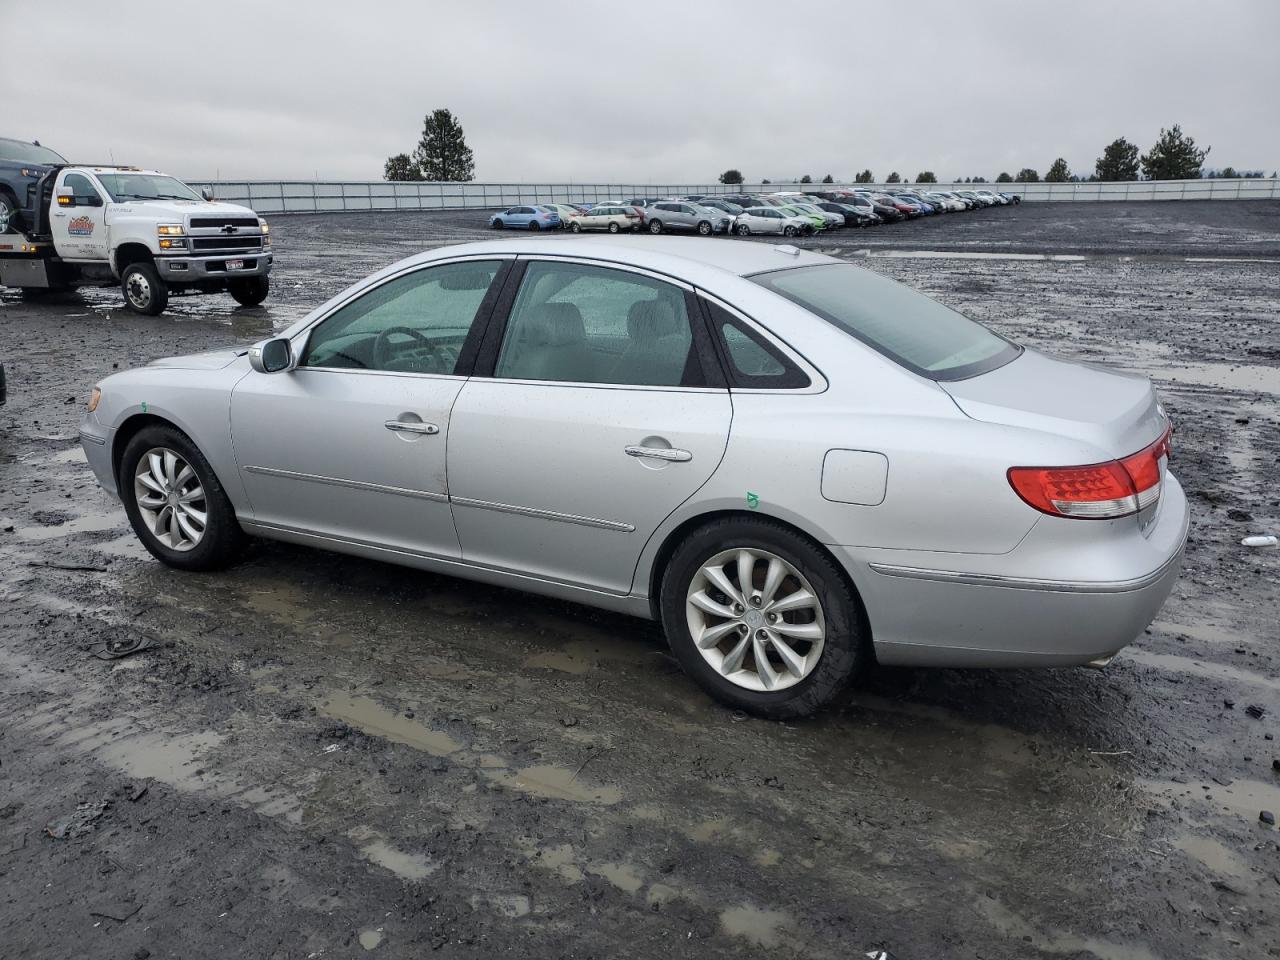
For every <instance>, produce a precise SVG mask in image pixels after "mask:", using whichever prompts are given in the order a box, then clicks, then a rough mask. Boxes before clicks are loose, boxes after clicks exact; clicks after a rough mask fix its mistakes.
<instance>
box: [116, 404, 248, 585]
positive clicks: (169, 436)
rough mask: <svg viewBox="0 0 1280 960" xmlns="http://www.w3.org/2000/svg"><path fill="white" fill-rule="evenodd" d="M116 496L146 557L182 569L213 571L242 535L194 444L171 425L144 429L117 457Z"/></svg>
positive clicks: (239, 546)
mask: <svg viewBox="0 0 1280 960" xmlns="http://www.w3.org/2000/svg"><path fill="white" fill-rule="evenodd" d="M117 480H118V487H119V490H120V499H121V500H122V501H123V502H124V508H125V513H126V514H128V516H129V523H131V524H132V525H133V530H134V533H136V534H137V535H138V539H140V540H141V541H142V545H143V546H144V547H146V548H147V550H148V551H150V553H151V555H152V556H153V557H155V558H156V559H157V560H160V561H162V562H164V563H166V564H168V565H169V566H171V567H178V568H179V569H182V570H216V569H218V568H219V567H224V566H226V565H227V564H228V563H231V562H232V561H233V560H235V558H236V557H237V556H238V555H239V553H240V551H241V549H242V548H243V546H244V544H245V541H246V537H245V534H244V531H243V530H241V528H240V524H239V522H238V521H237V520H236V514H235V509H234V508H233V507H232V506H231V501H230V500H228V499H227V495H226V492H225V491H224V490H223V489H222V484H221V483H220V482H219V481H218V478H217V476H216V475H215V474H214V472H213V468H212V467H210V466H209V461H208V460H206V459H205V458H204V454H202V453H201V452H200V450H199V448H197V447H196V445H195V444H194V443H192V442H191V439H190V438H189V437H188V436H187V435H186V434H184V433H182V432H181V431H180V430H178V429H176V428H175V427H170V426H165V425H160V424H157V425H154V426H148V427H144V428H143V429H142V430H140V431H138V433H137V434H136V435H135V436H134V437H133V438H132V439H130V441H129V443H128V445H127V446H126V447H125V449H124V455H123V456H122V457H121V458H120V473H119V476H118V478H117Z"/></svg>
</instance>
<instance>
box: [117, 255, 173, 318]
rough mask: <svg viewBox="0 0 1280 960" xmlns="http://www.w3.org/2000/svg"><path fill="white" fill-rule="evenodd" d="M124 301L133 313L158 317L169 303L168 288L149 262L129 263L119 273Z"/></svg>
mask: <svg viewBox="0 0 1280 960" xmlns="http://www.w3.org/2000/svg"><path fill="white" fill-rule="evenodd" d="M120 289H121V290H123V291H124V302H125V303H126V304H127V305H128V307H129V309H130V310H132V311H133V312H134V313H141V314H144V315H145V316H148V317H158V316H159V315H160V314H161V313H163V312H164V308H165V307H166V306H168V304H169V288H168V287H166V286H165V285H164V281H163V280H161V279H160V274H159V273H157V272H156V268H155V267H154V266H153V265H152V264H150V263H145V262H142V263H131V264H129V265H128V266H127V267H125V268H124V272H123V273H122V274H120Z"/></svg>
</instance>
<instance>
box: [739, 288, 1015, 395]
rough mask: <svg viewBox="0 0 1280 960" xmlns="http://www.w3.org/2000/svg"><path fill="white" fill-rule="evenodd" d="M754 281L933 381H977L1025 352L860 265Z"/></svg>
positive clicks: (961, 316)
mask: <svg viewBox="0 0 1280 960" xmlns="http://www.w3.org/2000/svg"><path fill="white" fill-rule="evenodd" d="M749 279H751V280H753V281H754V282H756V283H758V284H760V286H762V287H764V288H765V289H767V290H772V291H773V292H774V293H777V294H779V295H781V296H783V297H786V298H787V299H788V300H790V301H791V302H792V303H796V304H798V305H800V306H802V307H804V308H805V309H806V310H808V311H810V312H811V313H814V314H816V315H817V316H819V317H821V318H822V319H823V320H826V321H827V322H828V323H830V324H832V325H834V326H836V327H838V328H840V329H841V330H843V331H844V332H845V333H847V334H849V335H850V336H852V337H855V338H856V339H858V340H861V341H862V342H863V343H865V344H867V346H869V347H871V348H873V349H874V350H877V351H879V352H880V353H882V354H884V355H885V356H886V357H888V358H889V359H890V360H893V361H894V362H895V363H898V364H900V365H901V366H904V367H906V368H907V369H908V370H910V371H911V372H913V373H917V374H919V375H920V376H923V377H928V378H929V379H931V380H963V379H965V378H966V377H975V376H977V375H978V374H980V373H986V372H987V371H989V370H994V369H996V367H1002V366H1004V365H1005V364H1006V363H1008V362H1009V361H1010V360H1012V359H1013V358H1014V357H1016V356H1017V355H1018V354H1019V353H1021V351H1022V348H1021V347H1019V346H1017V345H1016V344H1014V343H1011V342H1009V341H1008V340H1006V339H1004V338H1003V337H1001V336H998V335H997V334H994V333H992V332H991V331H990V330H988V329H987V328H986V327H984V326H982V325H981V324H980V323H976V322H974V321H973V320H970V319H969V318H968V317H966V316H963V315H962V314H959V313H956V311H954V310H952V309H951V308H950V307H944V306H943V305H942V304H940V303H938V301H936V300H933V299H931V298H929V297H926V296H925V295H924V294H922V293H918V292H916V291H915V290H912V289H911V288H910V287H908V286H906V285H904V284H901V283H896V282H894V281H893V280H889V279H887V278H885V277H881V276H879V275H878V274H875V273H872V272H871V271H870V270H863V269H861V268H859V267H855V266H853V265H852V264H843V263H833V264H822V265H819V266H813V267H795V268H792V269H789V270H774V271H770V272H769V273H760V274H756V275H755V276H753V277H750V278H749Z"/></svg>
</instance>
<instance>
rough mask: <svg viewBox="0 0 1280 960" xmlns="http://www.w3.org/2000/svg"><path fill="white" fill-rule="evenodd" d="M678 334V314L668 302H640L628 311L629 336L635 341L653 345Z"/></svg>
mask: <svg viewBox="0 0 1280 960" xmlns="http://www.w3.org/2000/svg"><path fill="white" fill-rule="evenodd" d="M677 332H679V331H678V324H677V322H676V313H675V311H674V310H673V309H671V303H670V302H669V301H667V300H640V301H637V302H636V303H633V304H632V305H631V309H630V310H628V311H627V335H628V336H630V337H631V339H632V340H633V341H636V342H641V343H651V342H652V341H654V340H657V339H659V338H661V337H665V336H669V335H670V334H673V333H677Z"/></svg>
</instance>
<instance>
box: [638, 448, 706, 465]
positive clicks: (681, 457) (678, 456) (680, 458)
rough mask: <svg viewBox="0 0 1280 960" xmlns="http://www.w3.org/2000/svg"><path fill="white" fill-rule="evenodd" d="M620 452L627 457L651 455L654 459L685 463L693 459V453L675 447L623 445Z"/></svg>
mask: <svg viewBox="0 0 1280 960" xmlns="http://www.w3.org/2000/svg"><path fill="white" fill-rule="evenodd" d="M622 452H623V453H625V454H626V455H627V456H628V457H653V459H655V460H671V461H674V462H676V463H685V462H686V461H689V460H692V459H693V454H692V453H690V452H689V451H688V450H680V449H678V448H677V447H638V446H631V447H623V448H622Z"/></svg>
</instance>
